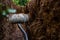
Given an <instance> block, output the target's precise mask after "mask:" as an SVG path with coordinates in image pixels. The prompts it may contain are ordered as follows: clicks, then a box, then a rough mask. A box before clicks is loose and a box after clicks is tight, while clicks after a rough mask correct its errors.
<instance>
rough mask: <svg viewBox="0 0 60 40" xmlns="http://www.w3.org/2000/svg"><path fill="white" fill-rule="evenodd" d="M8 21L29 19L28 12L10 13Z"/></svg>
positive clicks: (25, 20)
mask: <svg viewBox="0 0 60 40" xmlns="http://www.w3.org/2000/svg"><path fill="white" fill-rule="evenodd" d="M8 20H9V22H13V23H14V22H15V23H16V22H27V21H28V20H29V15H28V14H22V13H21V14H12V15H11V16H9V17H8Z"/></svg>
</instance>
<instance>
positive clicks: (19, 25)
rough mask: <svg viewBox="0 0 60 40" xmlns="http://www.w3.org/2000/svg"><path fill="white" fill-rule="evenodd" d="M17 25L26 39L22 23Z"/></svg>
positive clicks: (26, 39)
mask: <svg viewBox="0 0 60 40" xmlns="http://www.w3.org/2000/svg"><path fill="white" fill-rule="evenodd" d="M18 27H19V28H20V30H21V31H22V33H23V34H24V39H25V40H28V36H27V33H26V32H25V30H24V29H23V28H22V25H21V24H19V23H18Z"/></svg>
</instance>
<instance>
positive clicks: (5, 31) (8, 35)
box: [0, 0, 60, 40]
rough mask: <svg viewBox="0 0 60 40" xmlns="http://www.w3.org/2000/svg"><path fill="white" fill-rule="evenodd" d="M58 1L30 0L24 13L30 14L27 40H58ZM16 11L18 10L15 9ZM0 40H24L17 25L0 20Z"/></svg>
mask: <svg viewBox="0 0 60 40" xmlns="http://www.w3.org/2000/svg"><path fill="white" fill-rule="evenodd" d="M59 4H60V0H32V1H31V2H29V3H28V4H27V5H26V6H25V8H24V12H25V13H28V14H30V20H29V21H28V23H26V24H23V26H24V28H25V29H26V26H25V25H27V26H29V30H27V29H28V28H27V29H26V30H27V32H28V36H29V40H60V5H59ZM17 10H18V9H17ZM0 35H1V36H0V40H24V37H23V35H22V32H21V31H20V30H19V28H18V27H17V24H11V23H9V22H7V19H6V18H4V19H3V20H2V19H1V22H0Z"/></svg>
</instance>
